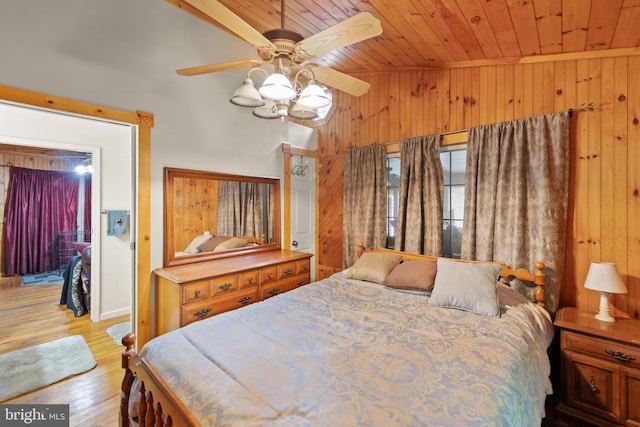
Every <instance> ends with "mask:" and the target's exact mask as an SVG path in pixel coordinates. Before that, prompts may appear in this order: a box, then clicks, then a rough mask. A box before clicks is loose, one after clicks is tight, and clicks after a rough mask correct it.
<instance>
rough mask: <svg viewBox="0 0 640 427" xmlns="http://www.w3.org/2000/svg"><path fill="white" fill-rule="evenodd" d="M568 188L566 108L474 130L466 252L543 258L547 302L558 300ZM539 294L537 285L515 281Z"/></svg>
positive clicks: (524, 260) (511, 260) (492, 257)
mask: <svg viewBox="0 0 640 427" xmlns="http://www.w3.org/2000/svg"><path fill="white" fill-rule="evenodd" d="M568 194H569V114H568V112H563V113H555V114H548V115H545V116H539V117H531V118H526V119H521V120H515V121H512V122H505V123H499V124H495V125H487V126H481V127H477V128H473V129H470V131H469V140H468V143H467V167H466V182H465V206H464V230H463V232H462V258H463V259H477V260H484V261H500V262H505V263H506V264H507V265H509V266H511V267H516V268H527V269H530V268H531V266H532V265H533V263H534V262H536V261H543V262H544V263H545V265H546V268H545V274H546V279H547V280H546V283H547V286H546V288H545V294H546V308H547V310H549V311H550V312H552V313H553V312H555V311H556V309H557V307H558V297H559V293H560V279H561V277H562V276H563V269H564V258H565V246H566V243H565V236H566V232H567V230H566V226H567V205H568V197H569V196H568ZM515 286H516V287H519V290H520V291H521V292H523V293H524V294H526V295H527V296H529V298H532V299H533V298H534V294H535V288H533V287H525V285H524V284H516V285H515Z"/></svg>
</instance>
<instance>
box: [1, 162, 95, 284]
mask: <svg viewBox="0 0 640 427" xmlns="http://www.w3.org/2000/svg"><path fill="white" fill-rule="evenodd" d="M79 184H80V179H79V177H78V175H77V174H76V173H75V172H58V171H44V170H36V169H26V168H19V167H11V170H10V172H9V191H8V193H7V203H6V225H5V237H4V245H5V246H4V255H5V256H4V272H5V274H7V275H14V274H30V273H39V272H43V271H47V270H49V269H50V268H51V266H50V262H51V254H50V251H52V250H54V249H56V248H53V247H52V245H53V241H54V239H55V237H56V236H57V235H58V234H59V233H60V232H62V231H69V230H76V229H77V219H78V218H77V217H78V190H79ZM88 212H89V215H90V213H91V209H89V210H88Z"/></svg>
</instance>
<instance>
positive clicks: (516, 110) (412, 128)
mask: <svg viewBox="0 0 640 427" xmlns="http://www.w3.org/2000/svg"><path fill="white" fill-rule="evenodd" d="M567 3H569V2H565V3H563V7H564V6H565V5H566V4H567ZM604 58H611V59H606V60H605V59H604ZM638 73H640V57H639V56H629V57H626V56H624V57H612V56H611V55H602V58H600V59H599V58H594V56H593V55H591V54H590V55H585V57H584V58H581V59H580V58H579V59H574V57H573V56H571V57H567V58H566V60H563V61H556V62H545V61H539V62H530V63H525V64H517V65H492V66H487V67H476V68H471V69H469V68H456V69H441V70H437V71H428V72H422V71H412V72H402V73H393V74H389V75H388V76H386V77H385V76H384V75H383V74H381V75H377V76H376V82H377V83H378V84H380V85H381V86H382V89H379V90H378V91H374V92H372V93H373V94H375V95H374V96H378V95H379V94H382V95H381V96H383V97H385V100H391V99H393V102H389V103H388V109H389V111H388V118H385V119H382V118H383V117H385V116H384V115H380V114H376V113H377V112H378V109H379V108H380V106H381V105H383V103H382V102H381V101H378V102H373V101H371V100H366V102H365V101H364V100H363V98H364V97H361V98H360V99H356V98H344V100H345V102H346V104H345V105H342V106H341V107H342V109H341V110H340V111H341V112H340V113H337V114H336V117H334V120H336V119H338V116H340V115H342V116H343V117H342V118H341V119H339V120H344V117H349V123H350V129H349V133H348V135H350V136H351V139H350V141H349V144H350V145H352V146H364V145H368V144H372V143H380V142H381V143H384V142H390V141H398V140H402V139H406V138H410V137H413V136H420V135H426V134H430V133H434V132H435V131H438V130H439V129H441V128H442V127H443V126H444V123H445V122H446V123H448V127H449V130H450V131H456V130H462V129H466V128H469V127H473V126H477V125H482V124H487V123H485V122H498V121H503V120H512V119H518V118H522V117H527V116H532V115H538V114H547V113H552V112H555V111H563V110H566V109H568V108H576V107H579V106H580V104H583V105H586V104H588V103H590V102H593V103H594V104H595V107H596V108H595V111H584V112H576V113H575V114H574V116H573V119H572V120H571V126H572V132H571V147H570V150H571V153H570V159H571V160H570V168H571V173H570V182H569V185H570V196H569V209H570V211H569V221H568V231H567V260H566V264H565V276H564V281H563V286H562V288H561V297H560V302H561V304H562V305H569V306H577V307H578V308H580V309H583V310H586V311H593V312H595V311H596V310H597V307H598V302H599V296H598V294H597V293H596V292H593V291H589V290H585V289H584V287H583V285H584V280H585V278H586V275H587V272H588V269H589V265H590V263H591V261H598V260H601V259H602V260H606V259H605V257H606V255H607V254H611V259H608V260H611V261H613V262H616V264H619V265H620V270H621V272H622V273H623V275H624V276H625V280H626V282H627V286H628V288H629V294H628V295H617V296H615V297H612V298H611V300H612V302H613V303H614V305H615V307H616V311H615V313H616V314H617V315H619V316H631V317H634V316H636V314H638V313H637V312H638V311H640V290H639V289H638V287H639V286H640V285H639V284H638V283H639V282H640V265H639V264H640V261H639V260H640V246H639V245H640V243H639V242H640V226H637V225H635V223H636V222H635V221H632V218H636V217H638V216H640V206H639V205H640V196H639V195H638V192H640V176H639V175H640V170H639V166H638V165H637V164H636V163H639V162H637V159H638V158H640V148H639V147H638V144H636V143H635V141H637V140H640V83H638V82H636V80H635V79H633V78H632V76H634V75H637V74H638ZM387 79H388V80H387ZM385 85H387V86H385ZM387 87H388V92H387ZM434 87H435V89H433V88H434ZM445 93H446V94H447V95H446V98H448V99H447V100H446V101H445V99H444V98H445V97H441V95H440V94H445ZM434 94H435V99H434ZM440 106H441V109H440ZM385 114H386V112H385ZM376 116H378V117H376ZM380 119H382V120H384V123H386V125H381V124H380V123H377V124H376V123H374V122H376V120H380ZM332 126H333V125H332V124H331V123H330V124H328V125H327V126H326V127H325V128H322V129H321V130H320V131H319V150H320V152H321V153H323V155H322V156H321V159H320V163H319V164H320V167H321V171H320V175H321V177H322V181H320V187H321V188H320V190H319V194H320V196H319V197H320V200H319V209H320V212H321V214H320V216H321V218H322V220H321V222H320V223H319V227H320V230H319V235H320V236H321V237H320V238H321V241H322V243H321V245H320V246H322V251H323V252H324V253H321V254H320V255H319V258H318V263H319V265H320V267H321V268H322V269H323V271H324V272H326V273H328V272H330V271H333V270H334V269H337V268H341V256H342V254H341V244H342V243H341V241H342V240H341V227H342V224H341V220H342V218H341V217H339V215H341V210H342V209H341V202H342V185H343V178H342V173H343V169H342V168H343V165H342V163H343V162H344V153H341V152H339V151H335V150H334V151H331V149H330V147H332V144H334V142H333V141H334V140H340V139H341V138H343V135H340V133H341V132H343V130H342V128H341V126H335V127H332ZM434 126H435V128H434ZM387 127H388V128H389V129H386V128H387ZM381 129H383V131H381ZM325 130H330V131H331V132H330V133H331V134H330V135H328V134H327V132H325ZM385 138H387V140H386V141H385ZM336 144H338V145H339V143H336ZM339 163H340V165H339ZM620 164H624V165H625V166H620ZM327 186H328V187H327ZM625 191H626V192H625ZM634 192H636V193H635V194H634ZM612 193H613V194H612ZM338 198H339V200H340V205H339V206H338V203H336V200H338ZM612 219H613V220H612ZM334 221H336V222H334ZM621 242H624V243H621ZM330 245H334V246H333V248H331V247H330ZM336 248H339V249H336ZM625 272H626V273H625ZM638 316H640V314H638Z"/></svg>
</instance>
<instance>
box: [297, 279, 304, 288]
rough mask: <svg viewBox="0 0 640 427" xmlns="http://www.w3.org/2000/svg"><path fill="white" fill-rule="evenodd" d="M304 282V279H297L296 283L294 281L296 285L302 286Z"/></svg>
mask: <svg viewBox="0 0 640 427" xmlns="http://www.w3.org/2000/svg"><path fill="white" fill-rule="evenodd" d="M305 283H306V282H305V281H304V279H302V280H298V283H296V284H297V285H298V286H302V285H304V284H305Z"/></svg>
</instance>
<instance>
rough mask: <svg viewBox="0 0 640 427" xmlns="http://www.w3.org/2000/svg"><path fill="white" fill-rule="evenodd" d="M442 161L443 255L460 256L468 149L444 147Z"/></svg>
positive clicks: (441, 155) (441, 152)
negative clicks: (448, 148)
mask: <svg viewBox="0 0 640 427" xmlns="http://www.w3.org/2000/svg"><path fill="white" fill-rule="evenodd" d="M440 161H441V162H442V173H443V174H444V203H443V206H442V256H444V257H447V258H460V252H461V247H462V227H463V223H464V180H465V168H466V161H467V150H466V149H459V148H458V149H451V150H447V149H442V150H441V151H440Z"/></svg>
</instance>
